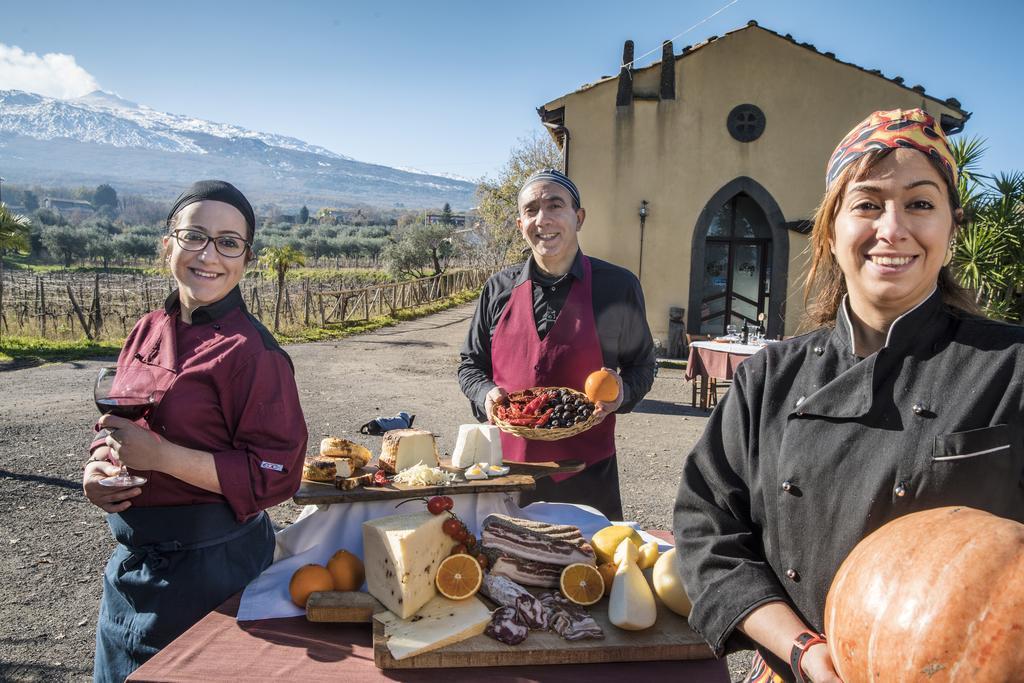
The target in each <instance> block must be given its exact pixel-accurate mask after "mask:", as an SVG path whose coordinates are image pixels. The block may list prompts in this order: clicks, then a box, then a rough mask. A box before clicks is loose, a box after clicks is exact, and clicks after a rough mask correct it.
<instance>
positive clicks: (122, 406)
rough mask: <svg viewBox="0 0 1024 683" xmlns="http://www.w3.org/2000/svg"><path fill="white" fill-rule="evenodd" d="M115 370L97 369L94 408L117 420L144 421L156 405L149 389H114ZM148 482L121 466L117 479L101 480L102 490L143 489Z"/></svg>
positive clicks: (123, 465) (122, 464)
mask: <svg viewBox="0 0 1024 683" xmlns="http://www.w3.org/2000/svg"><path fill="white" fill-rule="evenodd" d="M116 377H117V368H100V374H99V376H98V377H97V378H96V386H95V388H94V389H93V398H94V399H95V401H96V407H97V408H99V411H100V412H101V413H104V414H106V413H110V414H111V415H116V416H117V417H123V418H125V419H128V420H138V419H141V418H143V417H147V416H148V415H149V413H150V411H151V410H152V409H153V406H154V405H156V397H155V396H154V395H153V393H152V391H151V388H149V387H147V388H145V389H143V390H140V391H131V390H125V388H123V387H118V388H116V389H115V387H114V385H115V383H116V382H115V379H116ZM146 481H148V480H147V479H146V478H145V477H140V476H138V475H137V474H131V473H130V472H128V468H127V467H126V466H125V464H124V463H121V471H120V472H118V474H117V475H116V476H113V477H106V478H105V479H100V484H102V485H103V486H115V487H128V486H142V485H143V484H145V483H146Z"/></svg>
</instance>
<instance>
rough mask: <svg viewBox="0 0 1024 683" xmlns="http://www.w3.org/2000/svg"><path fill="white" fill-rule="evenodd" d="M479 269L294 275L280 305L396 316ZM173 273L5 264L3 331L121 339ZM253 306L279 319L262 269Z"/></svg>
mask: <svg viewBox="0 0 1024 683" xmlns="http://www.w3.org/2000/svg"><path fill="white" fill-rule="evenodd" d="M495 270H496V269H495V268H477V269H471V270H458V271H454V272H448V273H443V274H441V275H438V276H434V277H427V278H421V279H418V280H407V281H404V282H393V283H386V284H379V285H372V286H365V287H359V288H346V289H339V288H337V286H336V285H335V286H332V283H323V282H318V283H312V282H310V281H309V280H308V279H306V280H301V281H292V280H289V281H287V282H286V284H285V289H284V296H283V299H282V305H281V314H280V316H281V321H280V322H281V328H282V329H284V330H288V329H298V328H303V327H311V326H312V327H318V326H319V327H328V326H333V325H343V324H345V323H348V322H353V321H359V320H369V319H371V318H375V317H379V316H383V315H394V314H395V313H396V312H398V311H400V310H403V309H407V308H413V307H416V306H421V305H424V304H428V303H431V302H434V301H439V300H441V299H445V298H447V297H449V296H453V295H455V294H459V293H462V292H466V291H470V290H473V289H477V288H479V287H481V286H482V285H483V283H484V282H485V281H486V280H487V278H488V277H490V275H491V274H493V273H494V272H495ZM174 287H175V284H174V280H173V279H171V278H170V277H168V276H153V275H142V274H120V273H67V272H60V271H55V272H51V273H45V274H41V275H37V274H35V273H29V272H25V271H17V270H15V271H8V270H5V271H4V274H3V282H2V292H3V294H2V299H0V330H2V332H3V334H4V335H8V334H10V335H19V336H30V337H42V338H46V339H53V340H57V339H77V338H80V337H81V336H83V335H84V336H85V337H87V338H88V339H121V338H123V337H125V336H126V335H127V334H128V332H129V331H130V330H131V328H132V326H133V325H134V324H135V321H136V320H138V319H139V318H140V317H142V316H143V315H145V314H146V313H147V312H148V311H151V310H153V309H155V308H158V307H160V306H162V305H163V302H164V299H165V298H166V297H167V295H168V294H170V293H171V292H172V291H173V290H174ZM240 287H241V290H242V295H243V297H244V299H245V302H246V305H247V306H248V307H249V310H250V311H251V312H252V313H253V314H254V315H255V316H256V317H257V318H259V319H260V320H261V321H262V322H263V323H264V324H265V325H267V326H268V327H271V326H272V325H273V322H274V307H275V304H276V301H277V284H276V282H274V281H273V280H272V279H270V278H266V277H262V276H260V275H259V274H257V275H255V276H247V277H246V278H244V279H243V280H242V282H241V285H240Z"/></svg>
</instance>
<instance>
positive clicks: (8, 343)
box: [0, 290, 480, 365]
mask: <svg viewBox="0 0 1024 683" xmlns="http://www.w3.org/2000/svg"><path fill="white" fill-rule="evenodd" d="M479 295H480V290H472V291H467V292H462V293H461V294H456V295H454V296H450V297H448V298H446V299H441V300H440V301H435V302H432V303H429V304H425V305H423V306H417V307H414V308H407V309H403V310H400V311H397V312H396V313H395V315H393V316H390V315H387V316H380V317H376V318H371V319H370V320H368V321H362V320H361V321H357V322H352V323H347V324H345V325H329V326H328V327H310V328H307V329H305V330H303V331H301V332H298V333H290V334H286V333H280V334H278V335H276V336H277V339H278V341H280V342H281V343H282V344H297V343H302V342H315V341H328V340H331V339H341V338H342V337H347V336H349V335H352V334H358V333H360V332H367V331H369V330H376V329H379V328H381V327H388V326H390V325H394V324H396V323H398V322H400V321H402V320H412V319H414V318H420V317H423V316H425V315H430V314H431V313H436V312H438V311H443V310H445V309H447V308H452V307H453V306H459V305H461V304H464V303H466V302H469V301H472V300H474V299H476V298H477V297H478V296H479ZM123 342H124V340H123V339H121V340H117V341H101V342H90V341H88V340H87V339H85V338H82V339H78V340H74V341H59V340H50V339H42V338H39V337H24V336H7V335H5V336H4V337H2V338H0V363H13V364H14V365H22V364H28V365H38V364H40V363H52V362H65V361H71V360H79V359H83V358H97V357H102V356H116V355H117V354H118V352H119V351H120V350H121V345H122V344H123Z"/></svg>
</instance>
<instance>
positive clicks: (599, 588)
mask: <svg viewBox="0 0 1024 683" xmlns="http://www.w3.org/2000/svg"><path fill="white" fill-rule="evenodd" d="M559 585H560V587H561V589H562V595H564V596H565V597H567V598H569V599H570V600H572V601H573V602H575V603H576V604H577V605H584V606H586V605H593V604H594V603H595V602H597V601H598V600H600V599H601V596H603V595H604V579H603V578H602V577H601V572H599V571H597V567H595V566H594V565H592V564H583V563H582V562H577V563H576V564H570V565H569V566H568V567H566V568H565V569H563V570H562V578H561V580H560V582H559Z"/></svg>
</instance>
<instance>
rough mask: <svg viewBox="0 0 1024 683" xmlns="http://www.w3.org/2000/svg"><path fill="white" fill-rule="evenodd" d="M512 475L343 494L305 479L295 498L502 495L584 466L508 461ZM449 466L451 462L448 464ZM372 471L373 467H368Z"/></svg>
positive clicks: (321, 501) (323, 501)
mask: <svg viewBox="0 0 1024 683" xmlns="http://www.w3.org/2000/svg"><path fill="white" fill-rule="evenodd" d="M505 464H506V465H508V466H509V473H508V474H506V475H505V476H503V477H494V478H490V479H478V480H472V481H459V482H456V483H454V484H449V485H447V486H408V485H406V484H389V485H387V486H361V487H359V488H355V489H351V490H349V491H342V490H341V489H339V488H337V487H335V486H334V484H326V483H320V482H315V481H306V480H303V481H302V484H300V485H299V490H298V491H296V492H295V495H294V496H292V500H293V501H295V502H296V503H297V504H298V505H332V504H334V503H358V502H365V501H373V500H401V499H404V498H417V497H420V496H427V497H429V496H438V495H444V496H457V495H460V494H466V493H500V492H503V491H530V490H532V489H534V488H536V486H537V481H536V480H537V479H538V478H540V477H541V476H548V475H549V474H552V473H555V472H558V473H570V472H579V471H580V470H582V469H583V463H582V462H578V461H572V462H571V463H570V464H568V465H567V464H564V463H563V464H561V465H559V464H558V463H515V462H505ZM449 466H450V461H449ZM368 469H370V470H371V471H372V469H373V468H368Z"/></svg>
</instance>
